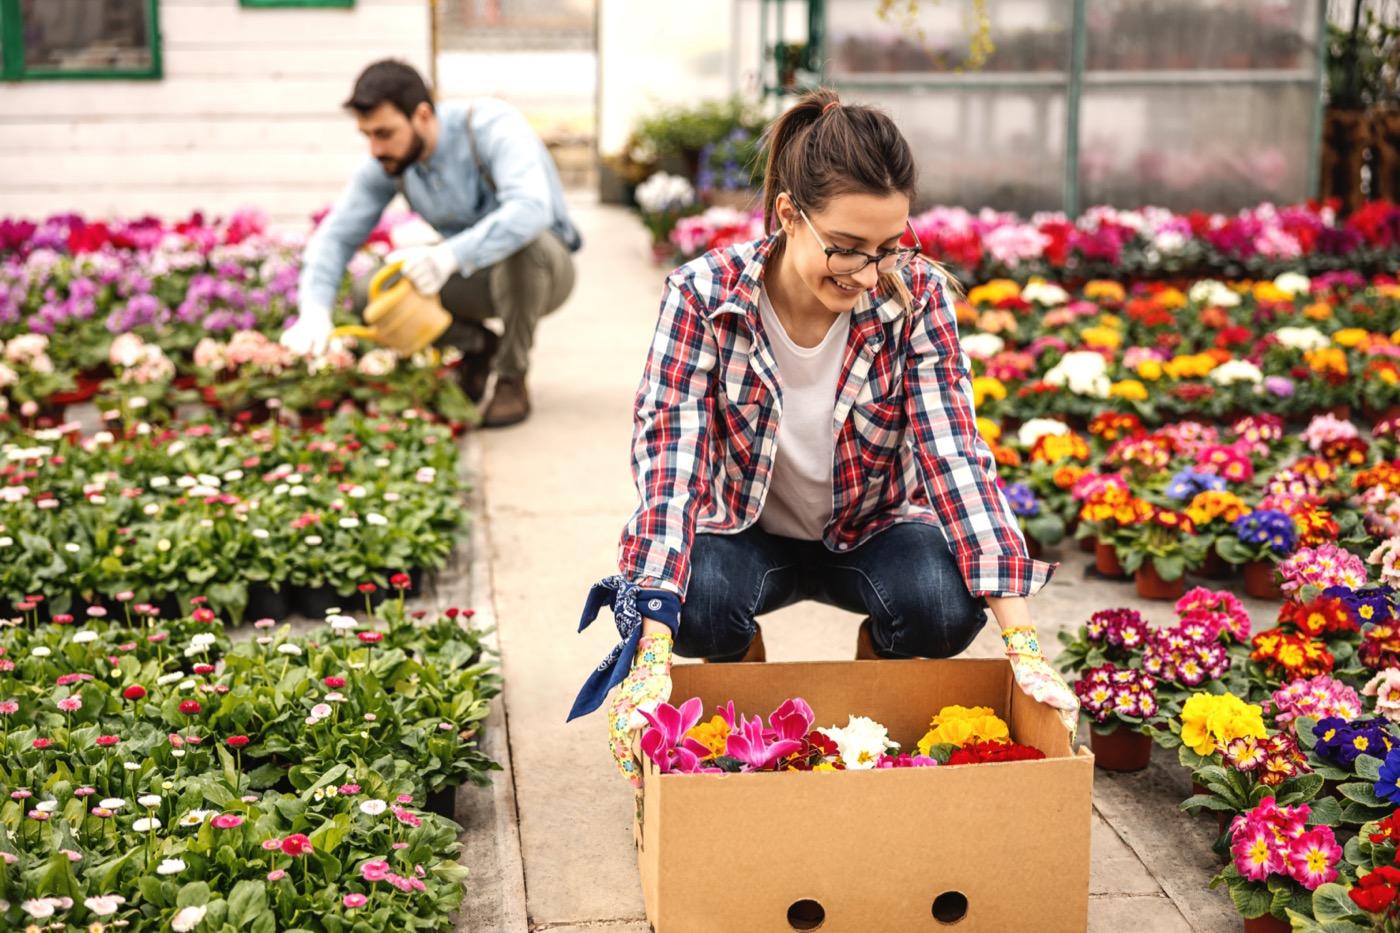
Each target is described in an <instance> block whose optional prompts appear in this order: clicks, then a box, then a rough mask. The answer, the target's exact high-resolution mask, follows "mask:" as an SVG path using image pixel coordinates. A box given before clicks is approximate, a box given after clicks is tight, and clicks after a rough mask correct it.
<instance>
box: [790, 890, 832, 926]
mask: <svg viewBox="0 0 1400 933" xmlns="http://www.w3.org/2000/svg"><path fill="white" fill-rule="evenodd" d="M787 919H788V926H790V927H792V928H793V929H794V930H815V929H818V928H819V927H820V926H821V925H822V924H823V923H824V922H825V921H826V910H825V909H824V908H823V907H822V905H821V904H818V903H817V902H816V901H814V900H812V899H811V898H803V899H802V900H800V901H796V902H795V903H793V905H792V906H791V907H789V908H788V918H787Z"/></svg>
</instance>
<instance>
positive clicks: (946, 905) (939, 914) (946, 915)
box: [933, 891, 967, 923]
mask: <svg viewBox="0 0 1400 933" xmlns="http://www.w3.org/2000/svg"><path fill="white" fill-rule="evenodd" d="M966 916H967V896H966V895H965V894H963V893H961V892H959V891H944V892H943V893H942V894H940V895H938V896H937V897H935V898H934V899H933V919H935V920H937V921H938V922H939V923H957V922H958V921H959V920H961V919H962V918H963V917H966Z"/></svg>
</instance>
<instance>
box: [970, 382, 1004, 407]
mask: <svg viewBox="0 0 1400 933" xmlns="http://www.w3.org/2000/svg"><path fill="white" fill-rule="evenodd" d="M989 398H990V399H995V400H997V401H1002V400H1003V399H1005V398H1006V386H1005V385H1003V384H1002V381H1001V380H1000V379H995V378H993V377H991V376H977V377H976V378H974V379H973V380H972V405H973V407H974V408H981V407H982V403H983V402H985V401H986V400H987V399H989Z"/></svg>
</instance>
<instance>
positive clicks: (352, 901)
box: [340, 894, 369, 910]
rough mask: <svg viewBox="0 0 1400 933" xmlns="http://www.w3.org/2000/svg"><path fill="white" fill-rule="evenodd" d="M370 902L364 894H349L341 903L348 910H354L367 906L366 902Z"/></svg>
mask: <svg viewBox="0 0 1400 933" xmlns="http://www.w3.org/2000/svg"><path fill="white" fill-rule="evenodd" d="M368 900H369V898H367V897H365V896H364V895H363V894H347V895H345V897H343V898H341V901H340V902H341V903H342V904H344V905H345V906H346V907H347V908H349V909H351V910H354V909H355V908H356V907H363V906H365V902H366V901H368Z"/></svg>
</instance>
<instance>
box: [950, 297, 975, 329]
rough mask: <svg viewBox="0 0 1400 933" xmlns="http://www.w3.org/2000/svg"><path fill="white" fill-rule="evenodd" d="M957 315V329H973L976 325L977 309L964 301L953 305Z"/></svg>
mask: <svg viewBox="0 0 1400 933" xmlns="http://www.w3.org/2000/svg"><path fill="white" fill-rule="evenodd" d="M953 309H954V311H955V312H956V314H957V318H958V326H959V327H974V326H976V324H977V309H976V308H974V307H973V306H972V305H970V304H968V303H967V302H965V301H959V302H957V303H956V304H955V305H953Z"/></svg>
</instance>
